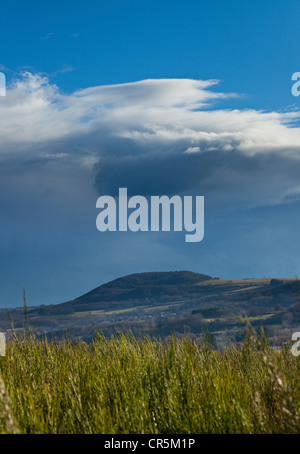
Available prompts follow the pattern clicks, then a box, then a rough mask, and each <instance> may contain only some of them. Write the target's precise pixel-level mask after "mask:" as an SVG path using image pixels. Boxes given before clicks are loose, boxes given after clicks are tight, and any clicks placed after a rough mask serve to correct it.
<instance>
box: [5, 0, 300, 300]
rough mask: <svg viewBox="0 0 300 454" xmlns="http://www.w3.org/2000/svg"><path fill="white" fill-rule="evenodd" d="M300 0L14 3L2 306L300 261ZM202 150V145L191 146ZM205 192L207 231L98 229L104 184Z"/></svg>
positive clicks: (8, 13)
mask: <svg viewBox="0 0 300 454" xmlns="http://www.w3.org/2000/svg"><path fill="white" fill-rule="evenodd" d="M299 13H300V3H299V1H293V0H290V1H288V2H285V1H281V0H277V1H274V0H273V1H269V0H268V1H264V2H261V1H257V0H251V1H244V2H241V1H235V0H234V1H225V0H222V1H221V0H219V1H215V2H213V3H211V2H205V3H204V2H199V1H186V2H182V1H174V0H173V1H156V0H153V1H151V2H146V1H143V0H130V1H127V0H122V1H90V0H87V1H86V2H84V3H82V2H77V1H73V2H72V3H70V2H69V1H59V2H58V1H55V0H54V1H51V2H50V1H44V2H35V1H29V2H20V1H11V2H6V3H5V4H4V5H2V6H1V17H0V46H1V47H0V70H1V71H3V72H4V73H5V74H6V78H7V96H6V98H3V97H1V98H0V137H1V144H0V161H1V164H0V208H1V212H2V217H1V222H0V232H1V236H2V238H3V241H2V244H1V246H0V273H1V286H0V307H1V306H2V307H7V306H14V305H19V304H21V303H22V289H23V287H25V288H26V291H27V294H28V300H29V303H30V304H49V303H59V302H62V301H65V300H68V299H71V298H74V297H76V296H78V295H80V294H82V293H84V292H86V291H89V290H90V289H92V288H94V287H96V286H98V285H100V284H102V283H104V282H106V281H108V280H110V279H113V278H115V277H118V276H120V275H124V274H129V273H131V272H138V271H155V270H172V269H177V270H178V269H190V270H192V271H198V272H203V273H205V274H211V275H213V276H220V277H222V278H243V277H264V276H286V277H293V276H294V275H299V274H300V262H299V256H300V244H299V240H298V231H299V222H300V215H299V213H300V211H299V204H300V202H299V194H300V184H299V183H298V179H299V178H298V176H299V171H300V160H299V157H300V131H299V128H298V126H297V125H298V124H299V102H300V100H299V98H296V97H293V96H292V94H291V86H292V82H291V76H292V74H293V73H294V72H296V71H300V61H299V55H300V52H299V51H300V46H299V43H300V27H299V17H300V14H299ZM191 147H192V148H193V149H194V151H195V153H188V152H187V150H188V149H189V148H191ZM124 185H127V187H128V188H129V190H130V191H131V192H132V193H135V194H138V193H140V194H144V195H147V196H149V195H151V194H152V193H153V194H160V195H162V194H164V193H165V194H169V195H172V194H190V195H196V194H198V195H204V196H205V199H206V201H205V237H204V240H203V242H201V243H199V244H196V245H195V244H186V243H184V240H183V236H182V235H180V234H177V233H176V234H175V233H173V234H172V233H170V234H168V233H164V232H162V233H158V234H155V233H153V232H149V233H138V234H132V233H130V232H128V233H120V234H114V233H107V234H101V233H100V232H98V231H97V230H96V226H95V219H96V215H97V211H96V209H95V203H96V199H97V197H98V196H100V195H103V194H109V193H111V194H113V193H115V192H116V191H117V189H118V187H121V186H124Z"/></svg>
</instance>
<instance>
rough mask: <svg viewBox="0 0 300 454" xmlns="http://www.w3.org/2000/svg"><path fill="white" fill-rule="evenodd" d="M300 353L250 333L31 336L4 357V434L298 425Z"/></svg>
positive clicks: (258, 429)
mask: <svg viewBox="0 0 300 454" xmlns="http://www.w3.org/2000/svg"><path fill="white" fill-rule="evenodd" d="M299 410H300V358H297V357H293V356H292V354H291V351H290V349H289V348H286V349H284V350H282V351H281V352H278V351H274V350H271V349H269V348H268V346H267V344H266V343H265V342H258V343H257V342H256V344H255V345H254V346H253V345H251V342H250V341H249V340H248V341H246V342H245V344H244V345H242V346H241V347H239V348H237V347H234V346H231V347H228V348H227V349H225V350H224V351H222V352H220V351H215V350H213V349H212V348H210V347H209V346H208V344H206V345H205V344H204V345H203V344H202V345H200V344H199V343H197V342H196V341H193V340H188V339H182V340H178V339H174V338H173V339H170V341H169V342H168V343H167V344H163V343H162V342H160V341H159V340H154V341H149V340H146V339H144V340H137V339H134V338H132V337H131V336H129V335H122V336H121V335H120V336H117V337H114V338H112V339H105V338H104V337H101V336H97V337H96V338H95V340H94V342H93V344H92V345H90V346H88V345H87V344H85V343H81V342H78V343H76V344H74V343H71V342H69V341H64V342H60V343H58V342H49V343H48V342H47V341H41V340H37V339H35V338H34V336H31V337H29V338H26V339H25V338H24V339H19V340H14V341H13V342H11V343H10V344H9V345H8V348H7V356H6V357H1V358H0V432H1V433H105V434H111V433H127V434H134V433H151V434H188V433H299V432H300V414H299Z"/></svg>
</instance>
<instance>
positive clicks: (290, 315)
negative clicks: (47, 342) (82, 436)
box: [0, 271, 300, 345]
mask: <svg viewBox="0 0 300 454" xmlns="http://www.w3.org/2000/svg"><path fill="white" fill-rule="evenodd" d="M299 295H300V281H299V280H298V279H272V278H262V279H242V280H221V279H219V278H213V277H211V276H208V275H205V274H199V273H194V272H191V271H170V272H150V273H137V274H132V275H129V276H124V277H121V278H118V279H115V280H113V281H111V282H108V283H106V284H104V285H101V286H99V287H97V288H95V289H93V290H91V291H90V292H88V293H86V294H84V295H82V296H80V297H78V298H76V299H74V300H70V301H67V302H65V303H61V304H56V305H50V306H37V307H30V308H29V309H28V313H27V318H28V322H29V324H30V326H31V327H32V329H34V330H36V331H37V333H40V334H42V333H48V334H50V333H55V334H56V335H57V336H61V335H63V334H65V332H66V331H67V332H68V335H70V336H72V337H82V338H83V339H85V340H87V341H89V340H91V338H92V337H93V335H94V332H95V330H101V331H102V332H103V333H104V334H106V335H110V334H112V333H114V332H116V330H119V331H126V330H131V331H132V332H134V333H135V334H136V335H149V336H152V335H155V336H157V335H159V336H161V337H166V336H168V335H170V334H171V333H172V332H173V333H174V332H175V333H176V334H177V335H178V336H181V335H183V334H184V333H185V334H189V335H195V336H196V337H199V336H201V335H202V333H203V330H204V329H208V330H209V331H210V332H211V333H212V338H213V339H215V343H216V344H218V345H224V344H225V343H227V342H229V341H239V340H241V339H242V338H243V333H244V329H243V326H242V325H241V323H240V322H239V318H240V317H241V316H244V315H247V317H248V318H249V320H250V321H251V323H252V325H253V326H254V327H259V326H260V325H262V326H264V327H265V328H267V329H268V331H269V333H270V336H271V339H272V340H273V342H274V343H278V342H279V341H280V340H289V339H290V336H291V333H292V332H293V331H294V330H295V329H296V327H297V326H299V319H300V310H299V309H300V305H299V303H298V296H299ZM9 320H11V321H12V322H13V325H14V328H15V330H16V331H18V330H20V329H22V328H23V327H24V312H23V309H21V308H17V309H12V310H11V311H10V314H9V316H8V314H7V311H4V310H1V311H0V330H1V331H6V332H7V333H8V334H9V333H10V328H11V326H10V321H9Z"/></svg>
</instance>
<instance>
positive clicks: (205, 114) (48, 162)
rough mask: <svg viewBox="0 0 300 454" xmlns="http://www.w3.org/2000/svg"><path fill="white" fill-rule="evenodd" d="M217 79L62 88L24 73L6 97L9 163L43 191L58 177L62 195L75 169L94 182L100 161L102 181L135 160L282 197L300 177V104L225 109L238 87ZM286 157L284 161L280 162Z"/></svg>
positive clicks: (0, 155) (187, 179)
mask: <svg viewBox="0 0 300 454" xmlns="http://www.w3.org/2000/svg"><path fill="white" fill-rule="evenodd" d="M217 83H218V81H216V80H207V81H201V80H190V79H160V80H143V81H139V82H134V83H126V84H119V85H109V86H96V87H91V88H86V89H83V90H78V91H76V92H74V93H72V94H65V93H63V92H62V91H60V90H59V89H58V87H56V86H55V85H53V84H51V83H50V82H49V80H48V79H47V78H46V77H42V76H40V75H36V74H31V73H25V74H24V75H23V76H22V77H20V78H19V79H17V80H15V81H14V82H13V83H12V84H11V85H10V86H9V87H8V90H7V96H6V98H1V100H0V137H1V143H0V161H1V163H2V164H1V165H2V168H3V169H10V170H9V171H8V170H7V172H11V173H12V174H13V173H14V172H21V173H22V175H23V177H24V175H26V173H28V179H30V180H32V178H36V181H38V182H39V184H40V185H41V186H42V187H43V184H44V186H45V188H44V190H45V191H46V188H47V187H48V186H47V184H49V181H52V182H53V183H55V184H56V186H57V188H59V189H57V191H60V194H61V193H65V192H67V193H68V194H69V197H72V194H73V192H74V191H72V190H68V191H65V190H64V188H63V186H64V183H63V182H64V180H65V181H67V182H68V183H65V185H66V184H68V185H70V184H71V183H70V181H72V175H73V176H74V177H73V178H74V187H76V181H75V179H77V180H78V175H79V174H80V172H82V175H84V178H83V179H84V181H85V184H86V186H87V187H88V185H90V186H91V183H92V181H93V180H92V177H91V171H93V166H94V165H95V164H96V163H99V165H98V167H97V169H96V177H97V178H96V179H97V184H98V186H99V181H101V182H102V181H104V179H105V178H106V179H107V178H111V179H114V178H117V176H116V175H122V173H124V172H125V171H123V169H128V175H129V174H130V168H133V169H135V171H134V174H130V176H131V177H132V179H133V180H134V178H136V179H138V178H140V180H144V179H145V178H146V174H147V170H148V169H149V168H152V170H153V171H154V172H155V171H157V178H160V179H161V180H163V181H166V180H167V181H169V180H170V178H171V177H170V176H169V177H168V178H167V179H166V178H165V176H164V175H162V173H161V172H162V171H161V170H160V169H159V167H162V168H163V169H165V172H168V171H169V169H172V172H173V175H172V176H173V179H174V181H171V180H170V187H171V188H173V184H174V182H175V183H177V181H178V183H181V186H180V187H179V189H180V190H185V189H186V190H188V189H189V188H196V187H201V188H205V187H209V190H213V189H212V188H215V192H217V189H218V187H219V186H218V185H219V184H222V185H223V188H222V195H224V194H226V190H229V189H228V188H233V189H232V191H233V192H234V194H235V196H236V197H240V199H241V200H243V197H245V198H246V199H247V200H248V201H249V199H251V197H253V198H256V199H257V194H255V191H254V190H253V191H252V187H253V184H254V185H255V186H257V187H259V188H260V189H259V190H260V192H261V193H262V194H261V200H262V203H276V202H278V201H282V199H283V197H284V194H286V197H288V196H289V194H291V193H294V192H295V190H294V188H295V187H296V186H297V179H296V176H295V174H294V172H295V169H296V168H297V166H298V165H299V164H298V163H300V160H299V157H300V128H299V127H295V122H296V121H297V120H299V116H300V114H299V112H298V111H295V110H291V111H289V112H263V111H257V110H253V109H244V110H237V109H233V110H230V109H221V108H218V105H219V104H218V103H220V101H224V100H226V99H230V98H235V97H237V96H238V95H237V94H234V93H232V94H226V93H222V92H217V91H212V88H213V87H215V86H216V85H217ZM220 153H221V155H220ZM198 155H199V157H200V159H198V158H197V156H198ZM202 156H203V158H201V157H202ZM205 156H206V157H205ZM209 156H211V157H212V158H213V162H214V165H215V167H214V166H213V164H212V160H211V161H210V162H208V161H209V159H210V158H209ZM220 156H222V158H220ZM146 157H147V158H146ZM254 158H255V160H253V159H254ZM197 159H198V160H197ZM245 159H246V160H247V159H248V160H249V159H250V160H251V161H245ZM270 159H271V161H270ZM278 160H279V161H278ZM282 160H286V164H285V166H283V167H282V165H281V164H280V163H281V161H282ZM106 162H108V163H109V165H108V168H109V171H110V173H109V172H108V173H107V175H106V177H104V179H103V176H102V175H100V177H99V172H100V173H101V168H102V165H105V163H106ZM277 162H278V164H276V163H277ZM279 162H280V163H279ZM33 163H34V165H33ZM249 163H251V166H250V167H247V166H248V164H249ZM295 163H296V164H295ZM22 166H23V167H22ZM155 166H156V167H155ZM295 166H296V167H295ZM29 167H30V171H29V170H28V169H29ZM271 168H272V169H273V170H272V172H273V173H272V174H271V173H270V169H271ZM282 168H284V170H282ZM17 169H18V170H17ZM20 169H21V170H20ZM182 169H184V171H183V170H182ZM218 169H219V170H218ZM251 169H252V170H251ZM3 171H4V170H3ZM5 171H6V170H5ZM184 172H185V173H186V175H184ZM281 172H284V174H281ZM125 173H126V172H125ZM46 174H47V178H44V177H43V176H44V175H46ZM139 175H142V176H140V177H139ZM144 177H145V178H144ZM24 178H25V177H24ZM261 178H262V181H263V183H262V182H261V180H259V179H261ZM278 178H279V179H280V181H278ZM297 178H298V177H297ZM5 181H6V184H9V183H8V182H7V179H6V180H5ZM43 181H45V183H43ZM58 181H59V184H57V183H58ZM27 183H28V182H27ZM82 184H83V183H82ZM116 184H118V181H116ZM153 184H158V181H154V183H153ZM197 184H198V186H197ZM205 184H206V186H205ZM238 184H240V190H239V191H237V190H236V186H237V185H238ZM199 185H200V186H199ZM29 186H30V187H31V185H29ZM83 186H84V184H83ZM25 187H26V181H25V180H24V188H25ZM80 187H81V188H82V185H81V186H80ZM224 188H225V189H224ZM226 188H227V189H226ZM179 189H178V190H179ZM51 190H54V189H53V188H52V189H51ZM264 191H265V193H264ZM75 192H76V191H75ZM75 192H74V193H75ZM229 192H230V191H229ZM87 193H88V194H89V195H90V191H89V190H87ZM251 194H252V195H251ZM249 203H250V205H251V202H249Z"/></svg>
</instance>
